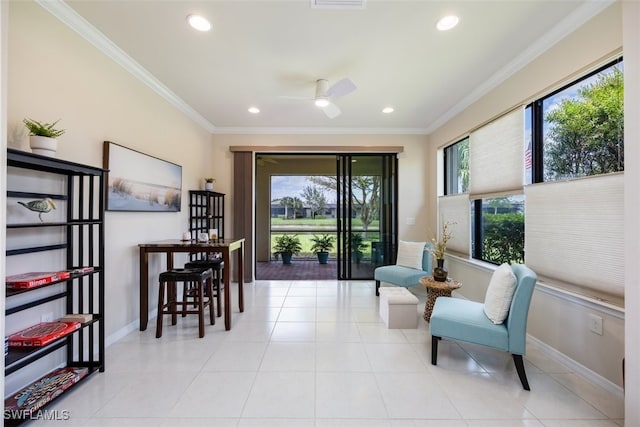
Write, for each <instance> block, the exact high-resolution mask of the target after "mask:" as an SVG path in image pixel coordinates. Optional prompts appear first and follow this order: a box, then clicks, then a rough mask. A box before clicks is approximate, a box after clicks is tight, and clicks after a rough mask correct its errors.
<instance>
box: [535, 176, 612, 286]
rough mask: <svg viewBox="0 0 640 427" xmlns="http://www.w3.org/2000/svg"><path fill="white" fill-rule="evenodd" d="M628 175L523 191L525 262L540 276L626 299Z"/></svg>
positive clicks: (557, 184) (582, 180) (593, 178)
mask: <svg viewBox="0 0 640 427" xmlns="http://www.w3.org/2000/svg"><path fill="white" fill-rule="evenodd" d="M623 191H624V174H623V173H614V174H608V175H600V176H593V177H587V178H582V179H576V180H572V181H563V182H550V183H541V184H533V185H529V186H526V187H525V197H526V208H525V209H526V211H525V230H526V238H525V263H526V264H527V265H528V266H529V267H530V268H531V269H533V270H534V271H536V272H537V273H538V275H539V276H545V277H547V278H551V279H557V280H559V281H561V282H566V283H570V284H574V285H577V286H579V287H586V288H591V289H594V290H596V291H600V292H604V293H606V294H612V295H616V296H623V295H624V193H623Z"/></svg>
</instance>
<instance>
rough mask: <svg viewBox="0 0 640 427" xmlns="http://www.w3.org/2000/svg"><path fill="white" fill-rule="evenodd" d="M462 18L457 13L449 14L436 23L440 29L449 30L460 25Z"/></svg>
mask: <svg viewBox="0 0 640 427" xmlns="http://www.w3.org/2000/svg"><path fill="white" fill-rule="evenodd" d="M459 21H460V18H458V17H457V16H456V15H447V16H445V17H443V18H441V19H440V20H439V21H438V23H437V24H436V28H437V29H438V30H440V31H447V30H450V29H452V28H453V27H455V26H456V25H458V22H459Z"/></svg>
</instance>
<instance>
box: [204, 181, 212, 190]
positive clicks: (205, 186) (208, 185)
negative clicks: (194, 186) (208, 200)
mask: <svg viewBox="0 0 640 427" xmlns="http://www.w3.org/2000/svg"><path fill="white" fill-rule="evenodd" d="M204 189H205V190H207V191H213V182H205V183H204Z"/></svg>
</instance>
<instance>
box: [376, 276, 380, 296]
mask: <svg viewBox="0 0 640 427" xmlns="http://www.w3.org/2000/svg"><path fill="white" fill-rule="evenodd" d="M376 296H377V297H379V296H380V280H376Z"/></svg>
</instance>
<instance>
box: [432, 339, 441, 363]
mask: <svg viewBox="0 0 640 427" xmlns="http://www.w3.org/2000/svg"><path fill="white" fill-rule="evenodd" d="M439 340H440V337H434V336H433V335H431V364H432V365H437V364H438V341H439Z"/></svg>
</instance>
